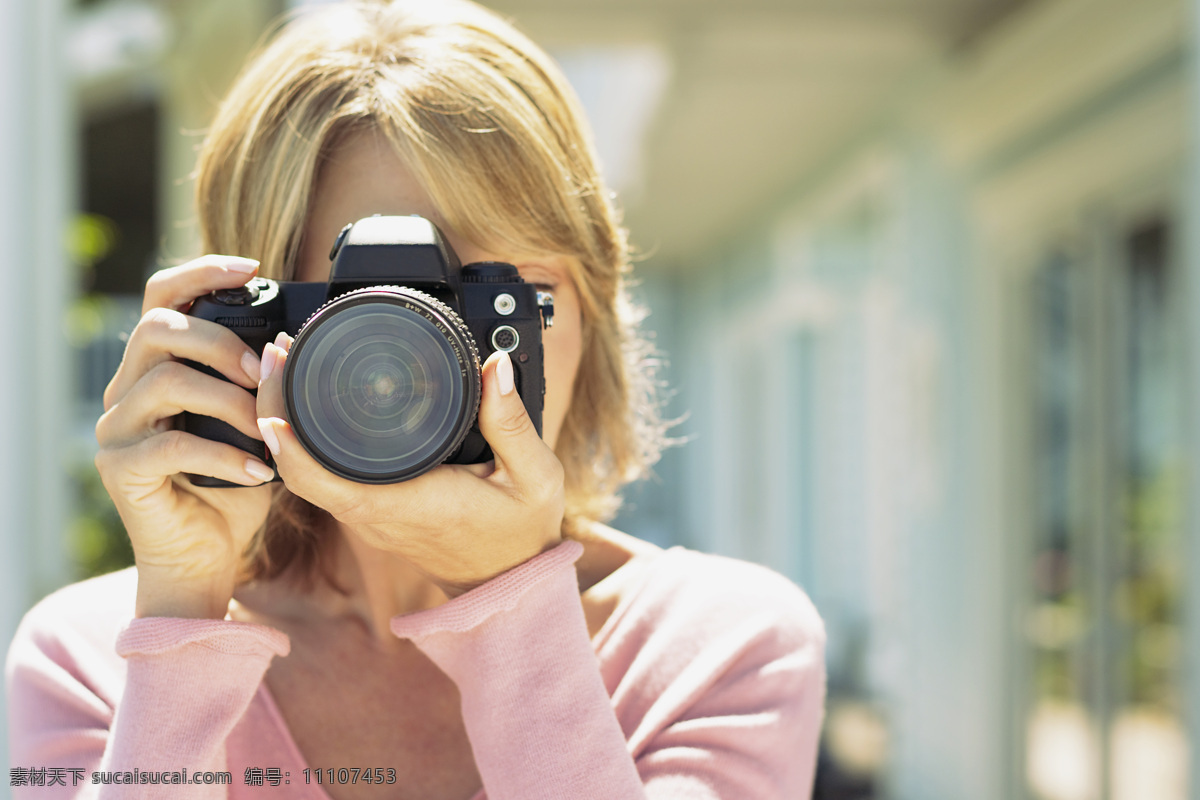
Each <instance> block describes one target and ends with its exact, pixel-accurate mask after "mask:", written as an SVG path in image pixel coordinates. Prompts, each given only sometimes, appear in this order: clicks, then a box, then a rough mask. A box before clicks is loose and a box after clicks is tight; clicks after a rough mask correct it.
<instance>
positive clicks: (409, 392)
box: [287, 298, 471, 481]
mask: <svg viewBox="0 0 1200 800" xmlns="http://www.w3.org/2000/svg"><path fill="white" fill-rule="evenodd" d="M334 305H336V301H335V304H334ZM444 330H445V327H444V326H439V325H437V324H435V322H434V320H433V319H430V318H429V316H427V315H426V314H424V313H421V312H419V311H416V310H414V309H413V307H412V305H411V302H410V299H409V298H401V299H400V300H398V301H397V302H392V301H389V300H386V299H380V300H374V299H373V300H371V301H368V302H355V303H353V304H346V305H345V307H342V308H336V307H335V308H330V309H328V310H326V311H323V312H321V313H320V314H319V315H318V317H317V318H315V319H314V320H312V321H311V322H310V323H309V325H308V326H307V327H306V328H305V330H304V332H302V334H301V336H299V337H297V340H296V344H295V345H293V348H292V352H291V354H290V355H289V359H288V360H289V361H290V362H292V363H291V367H292V371H291V380H290V382H289V384H288V387H287V388H288V390H289V391H290V393H291V402H290V404H289V412H290V413H292V416H293V417H294V419H293V425H294V427H295V428H296V432H297V435H298V436H299V437H300V439H301V441H302V442H304V444H305V447H306V448H307V449H308V450H309V452H310V453H311V454H312V455H313V456H314V457H315V458H317V460H318V461H321V462H322V463H323V464H324V465H325V466H326V467H327V468H329V469H331V470H333V471H334V472H337V473H338V474H341V475H343V476H346V477H351V478H359V479H363V480H368V481H371V480H378V481H382V480H404V479H405V478H407V477H411V476H412V475H414V474H418V473H419V472H423V471H424V470H425V468H427V467H428V466H430V465H432V464H438V463H441V461H443V460H445V458H446V457H447V456H448V455H449V454H450V451H451V450H453V449H454V447H455V446H457V444H458V441H459V439H460V438H461V431H462V430H463V426H464V425H470V423H471V420H469V419H466V420H464V417H465V416H466V414H465V406H466V405H467V396H468V391H469V387H468V383H467V382H468V380H469V379H470V377H469V376H470V371H469V370H467V369H465V367H464V365H463V364H462V362H461V353H462V349H461V348H456V347H455V346H454V344H452V342H451V341H450V340H449V339H448V338H447V335H446V333H444Z"/></svg>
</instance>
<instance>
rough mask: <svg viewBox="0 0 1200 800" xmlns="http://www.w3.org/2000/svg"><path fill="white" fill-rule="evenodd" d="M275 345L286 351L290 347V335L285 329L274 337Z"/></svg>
mask: <svg viewBox="0 0 1200 800" xmlns="http://www.w3.org/2000/svg"><path fill="white" fill-rule="evenodd" d="M275 346H276V347H278V348H279V349H280V350H282V351H283V352H285V353H286V352H287V351H288V350H290V349H291V347H292V337H290V336H288V335H287V331H280V332H279V335H278V336H276V337H275Z"/></svg>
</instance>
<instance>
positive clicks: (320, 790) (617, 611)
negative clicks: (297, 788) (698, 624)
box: [258, 545, 684, 800]
mask: <svg viewBox="0 0 1200 800" xmlns="http://www.w3.org/2000/svg"><path fill="white" fill-rule="evenodd" d="M676 551H679V552H683V551H684V548H683V547H682V546H680V545H675V546H674V547H670V548H667V549H664V550H661V551H659V552H657V553H653V554H650V555H646V556H635V558H644V559H647V563H646V564H645V565H643V568H642V572H641V574H640V575H638V576H637V579H636V580H634V581H633V582H632V583H631V584H630V586H629V588H628V590H627V591H625V592H623V593H622V594H621V599H620V600H619V601H617V605H616V608H614V609H613V611H612V613H611V614H609V615H608V619H606V620H604V624H603V625H601V626H600V630H599V631H597V632H596V635H595V636H594V637H593V638H592V650H593V651H595V653H596V655H597V657H599V655H600V652H601V650H602V649H603V648H604V646H605V645H606V644H607V643H608V640H609V639H610V638H611V636H612V632H613V630H614V629H615V628H616V627H617V625H619V624H620V622H621V620H622V619H623V618H624V617H625V616H626V615H627V614H628V613H629V609H630V608H631V607H632V606H633V604H634V602H635V601H636V600H637V598H638V596H640V595H641V594H642V592H643V591H644V590H645V589H646V587H647V586H648V585H649V583H650V577H651V575H652V574H653V572H654V570H652V569H650V565H651V563H653V562H657V561H658V560H659V559H661V558H663V557H664V556H666V555H667V554H668V553H671V554H674V553H675V552H676ZM631 561H632V559H631ZM627 563H628V562H627ZM258 694H259V696H260V697H261V698H262V702H263V706H264V707H265V708H266V711H267V716H268V717H270V719H271V724H272V725H274V727H275V730H276V731H277V732H278V733H279V735H280V736H281V737H282V738H283V743H284V746H285V747H286V748H287V751H288V755H289V756H290V757H291V759H292V761H293V762H294V763H295V764H296V765H297V766H298V767H299V769H298V773H299V772H303V771H304V769H306V768H310V767H309V764H308V760H307V759H306V758H305V757H304V753H302V752H301V751H300V746H299V745H298V744H296V740H295V739H294V738H293V737H292V731H291V729H289V728H288V726H287V720H285V719H284V718H283V712H282V711H281V710H280V708H279V704H278V703H277V702H275V696H274V695H273V694H272V693H271V689H270V687H268V686H267V681H266V676H264V677H263V680H262V681H261V682H260V683H259V684H258ZM308 786H309V788H311V790H312V792H313V796H314V797H315V798H318V799H319V800H333V798H332V797H330V796H329V793H328V792H326V791H325V789H324V787H322V786H321V785H319V784H309V785H308ZM486 798H487V795H486V793H485V790H484V789H482V788H481V789H480V790H479V791H478V792H476V793H475V794H473V795H472V796H471V797H470V798H469V800H486Z"/></svg>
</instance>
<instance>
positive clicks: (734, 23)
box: [488, 0, 1025, 269]
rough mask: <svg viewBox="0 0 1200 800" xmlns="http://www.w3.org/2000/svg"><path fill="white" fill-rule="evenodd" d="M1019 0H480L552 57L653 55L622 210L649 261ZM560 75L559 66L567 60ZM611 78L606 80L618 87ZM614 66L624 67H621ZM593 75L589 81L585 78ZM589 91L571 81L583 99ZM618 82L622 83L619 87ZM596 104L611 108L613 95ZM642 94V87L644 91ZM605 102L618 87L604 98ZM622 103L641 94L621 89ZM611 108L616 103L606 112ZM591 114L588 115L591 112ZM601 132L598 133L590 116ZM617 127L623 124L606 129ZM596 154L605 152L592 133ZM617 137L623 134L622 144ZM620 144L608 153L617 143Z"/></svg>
mask: <svg viewBox="0 0 1200 800" xmlns="http://www.w3.org/2000/svg"><path fill="white" fill-rule="evenodd" d="M1024 1H1025V0H736V2H728V1H723V0H492V1H491V2H489V3H488V5H489V6H491V7H492V8H495V9H496V10H498V11H500V12H502V13H504V14H507V15H510V16H511V17H512V18H514V19H515V21H516V22H517V24H518V26H519V27H521V28H522V29H523V30H525V31H526V32H527V33H529V35H530V36H531V37H532V38H534V39H535V40H536V41H538V42H539V43H541V44H543V45H544V46H546V47H547V48H548V49H550V50H551V52H553V53H555V54H556V55H560V56H561V57H563V58H564V60H565V61H568V62H569V61H570V60H571V59H570V57H569V54H570V53H571V52H572V51H573V50H575V49H579V48H583V49H591V50H592V51H594V50H595V49H596V48H603V47H606V46H629V45H642V46H644V47H649V48H658V49H659V50H660V51H661V53H662V54H663V55H664V56H665V61H666V63H667V65H668V77H667V81H666V87H665V91H664V92H663V93H662V95H661V100H660V101H659V102H656V103H655V104H654V108H653V109H652V111H651V112H650V113H649V114H648V115H647V119H646V124H645V126H636V125H634V126H631V125H625V126H623V127H624V128H625V129H628V128H630V127H633V128H635V129H637V128H639V127H642V128H643V132H642V135H641V136H640V137H639V138H640V142H634V143H633V144H635V145H636V144H640V150H641V165H642V170H641V174H640V176H639V178H638V179H637V180H636V181H633V182H632V188H631V189H629V190H628V191H626V192H625V196H624V197H623V203H624V205H625V208H626V212H627V213H626V221H627V223H628V225H629V227H630V228H631V229H632V231H633V234H634V240H635V243H637V244H638V245H639V246H640V247H641V249H642V250H644V251H647V252H651V253H653V254H654V258H653V262H654V264H655V265H656V267H658V268H668V269H670V268H674V267H685V266H686V264H687V263H688V262H689V261H692V260H695V259H696V258H698V257H699V256H701V255H702V254H703V253H704V252H705V251H706V249H708V248H710V247H712V246H713V245H714V244H715V243H718V242H720V241H722V240H726V239H728V238H729V237H730V236H732V235H735V234H736V233H737V232H738V231H739V230H741V229H744V228H746V227H748V226H749V225H750V224H751V223H752V222H753V220H754V218H755V216H756V215H757V214H760V213H764V212H765V211H767V210H769V209H772V208H774V207H777V206H778V203H779V202H780V201H781V200H782V199H783V198H785V197H786V196H787V194H788V192H789V191H794V189H795V187H796V186H797V185H798V184H799V183H800V182H801V181H802V180H803V179H804V177H805V176H806V175H809V174H811V173H812V172H814V171H815V170H817V169H818V168H819V167H820V166H821V164H822V163H823V162H824V161H826V160H828V159H829V158H831V157H833V156H835V155H836V154H837V153H838V152H840V151H842V150H844V149H845V148H846V147H848V146H849V145H850V144H852V142H853V141H854V139H855V138H856V137H860V136H862V135H864V133H866V132H869V131H870V130H871V128H872V126H873V122H874V121H875V120H876V119H880V118H882V117H884V116H885V115H886V114H887V112H888V109H889V108H891V107H892V105H893V104H894V103H896V102H899V100H900V98H901V97H902V96H903V90H904V87H905V86H907V85H909V84H910V83H911V82H912V81H913V80H914V79H915V78H917V77H918V76H919V75H920V74H921V73H922V72H923V68H924V67H925V66H926V65H928V64H931V63H933V62H934V61H936V60H937V59H941V58H944V57H946V56H947V55H951V54H953V53H955V52H956V51H961V50H963V49H965V48H969V47H970V43H971V41H972V40H973V39H974V38H975V37H976V36H978V35H979V33H980V32H981V31H982V30H984V29H985V28H986V27H987V26H989V25H990V24H992V23H994V22H995V21H996V20H998V19H999V18H1000V17H1002V16H1003V15H1004V14H1005V13H1007V12H1009V11H1011V10H1012V9H1014V8H1015V7H1016V6H1018V5H1020V4H1022V3H1023V2H1024ZM568 71H570V65H569V64H568ZM617 72H618V71H612V73H611V74H610V75H609V78H610V80H611V81H618V80H619V79H620V77H621V76H620V75H618V74H617ZM628 72H629V71H628V70H626V71H624V73H628ZM588 83H589V84H594V83H595V81H594V80H589V81H588ZM592 88H593V87H591V86H588V87H581V95H583V97H584V100H585V104H587V105H589V106H594V105H596V104H595V103H592V102H590V101H589V97H590V96H591V95H592V94H593V92H592V91H591V89H592ZM622 91H623V90H622ZM612 94H613V92H612V91H611V87H610V91H609V92H608V95H609V101H608V102H607V103H604V104H601V105H600V108H603V109H605V110H604V111H603V112H602V113H603V114H605V115H607V114H614V113H620V109H619V103H618V104H617V106H614V105H613V103H612V99H611V95H612ZM643 94H644V93H643ZM618 97H619V92H618ZM631 98H632V101H631V107H636V105H637V102H636V101H637V100H639V99H640V98H639V97H638V96H637V95H636V93H635V94H633V95H631ZM613 109H616V110H613ZM590 111H591V113H592V114H593V115H594V116H596V115H598V112H597V111H596V110H594V109H590ZM595 127H596V128H597V129H598V134H599V135H600V137H601V138H603V137H604V136H605V135H607V134H606V130H607V129H608V128H609V127H611V126H607V125H605V123H604V121H603V120H597V121H596V125H595ZM616 127H618V128H620V127H622V126H616ZM600 144H601V151H602V152H605V151H606V150H609V151H611V150H612V149H613V148H612V147H608V148H606V147H605V144H604V142H603V141H601V143H600ZM629 144H630V143H624V147H625V148H626V149H628V148H629ZM618 149H619V148H618Z"/></svg>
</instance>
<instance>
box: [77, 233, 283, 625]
mask: <svg viewBox="0 0 1200 800" xmlns="http://www.w3.org/2000/svg"><path fill="white" fill-rule="evenodd" d="M257 268H258V262H256V261H253V260H250V259H245V258H237V257H233V256H218V255H209V256H204V257H202V258H198V259H196V260H194V261H190V262H188V263H187V264H184V265H182V266H179V267H173V268H171V269H166V270H162V271H160V272H158V273H156V274H155V275H153V276H152V277H151V278H150V280H149V281H147V283H146V294H145V297H144V299H143V302H142V317H141V320H140V321H139V322H138V324H137V327H136V328H134V331H133V333H132V334H131V335H130V337H129V342H128V344H127V345H126V347H125V356H124V358H123V359H122V361H121V366H120V367H119V368H118V369H117V374H116V375H115V376H114V377H113V379H112V382H111V383H109V384H108V388H107V389H105V391H104V415H103V416H101V417H100V421H99V422H98V423H97V424H96V438H97V440H98V441H99V443H100V451H99V453H98V454H97V455H96V468H97V469H98V470H99V472H100V477H101V478H102V479H103V481H104V486H105V488H106V489H107V490H108V493H109V494H110V495H111V496H112V499H113V502H114V503H115V504H116V507H117V511H118V512H119V513H120V515H121V520H122V521H123V522H124V523H125V529H126V531H127V532H128V534H129V539H130V541H131V543H132V544H133V552H134V558H135V561H136V564H137V570H138V592H137V615H138V616H139V617H209V618H213V619H221V618H223V617H224V616H225V614H226V611H227V608H228V605H229V599H230V597H231V596H232V594H233V587H234V582H235V580H236V577H237V573H238V570H239V567H240V563H241V558H242V554H243V552H244V551H245V549H246V547H247V545H248V544H249V543H250V540H251V537H253V536H254V533H255V531H257V530H258V528H259V527H260V526H261V525H262V523H263V521H264V519H265V518H266V514H267V510H268V508H269V506H270V501H271V490H270V487H269V486H267V485H264V481H269V480H270V479H271V477H272V471H271V469H270V468H269V467H268V466H267V465H266V464H264V463H263V462H262V461H261V460H259V459H256V458H254V457H253V456H249V455H248V454H247V453H245V452H244V451H242V450H239V449H238V448H236V447H234V446H232V445H228V444H222V443H219V442H214V441H210V440H207V439H202V438H200V437H198V436H195V435H193V434H190V433H185V432H183V431H180V430H175V427H174V418H175V417H176V416H177V415H178V414H179V413H180V412H182V411H191V412H194V413H197V414H205V415H207V416H210V417H216V418H218V419H221V420H224V421H225V422H228V423H229V424H230V425H232V426H233V427H235V428H237V429H238V430H239V431H241V432H242V433H245V434H246V435H248V436H252V437H254V438H255V439H259V440H261V439H262V435H261V434H260V433H259V430H258V424H257V418H258V415H257V412H256V410H255V400H254V397H253V395H251V394H250V392H249V391H248V390H249V389H254V388H256V387H257V385H258V381H259V371H260V363H259V358H258V355H257V354H256V353H254V352H252V351H251V350H250V348H249V347H247V346H246V344H245V343H244V342H243V341H242V340H241V339H240V338H239V337H238V336H237V334H235V333H233V332H232V331H230V330H229V329H228V328H225V327H223V326H221V325H218V324H216V323H215V322H209V321H206V320H201V319H197V318H195V317H190V316H187V314H186V313H185V312H186V311H187V309H188V308H189V307H190V306H191V304H192V301H193V300H194V299H195V298H197V297H200V296H202V295H204V294H207V293H208V292H210V291H212V290H214V289H231V288H235V287H238V286H242V285H244V284H245V283H246V282H247V281H249V280H250V278H251V277H253V275H254V273H255V271H256V270H257ZM181 359H188V360H191V361H196V362H199V363H201V364H207V365H208V366H210V367H212V368H213V369H215V370H216V371H217V372H220V373H221V374H222V375H224V376H225V377H227V378H229V380H230V381H232V383H230V382H226V381H222V380H220V379H219V378H215V377H212V376H210V375H206V374H204V373H202V372H200V371H198V370H195V369H192V368H191V367H188V366H186V365H185V364H183V363H181ZM264 455H265V449H264ZM184 472H190V473H195V474H202V475H211V476H213V477H215V478H220V479H223V480H226V481H230V482H232V483H236V484H240V485H241V486H246V487H254V488H245V489H240V488H239V489H235V488H203V487H198V486H193V485H192V484H191V482H190V481H188V479H187V478H186V477H184V476H183V475H182V474H180V473H184Z"/></svg>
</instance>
